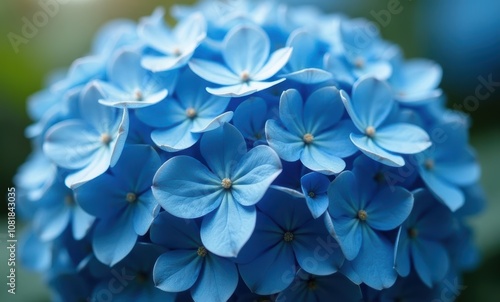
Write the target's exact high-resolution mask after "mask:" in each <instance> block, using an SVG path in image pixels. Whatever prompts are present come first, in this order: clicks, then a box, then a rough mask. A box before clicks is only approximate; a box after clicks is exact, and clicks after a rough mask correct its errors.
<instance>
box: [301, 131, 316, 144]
mask: <svg viewBox="0 0 500 302" xmlns="http://www.w3.org/2000/svg"><path fill="white" fill-rule="evenodd" d="M302 140H303V141H304V143H306V145H309V144H310V143H312V142H313V141H314V136H313V135H312V134H311V133H306V134H304V136H303V137H302Z"/></svg>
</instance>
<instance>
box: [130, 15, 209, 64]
mask: <svg viewBox="0 0 500 302" xmlns="http://www.w3.org/2000/svg"><path fill="white" fill-rule="evenodd" d="M164 14H165V12H164V10H163V9H162V8H157V9H156V10H155V12H154V13H153V15H152V16H151V17H149V18H145V19H143V20H142V22H141V23H140V24H139V29H138V31H139V36H140V37H141V38H142V39H143V40H144V41H145V42H146V45H148V46H149V47H151V48H152V49H154V50H155V51H156V52H157V54H148V55H146V56H144V58H143V59H142V66H144V68H146V69H149V70H151V71H155V72H156V71H166V70H171V69H176V68H179V67H182V66H183V65H185V64H186V63H187V62H188V61H189V59H191V57H192V56H193V53H194V51H195V50H196V48H197V47H198V45H200V43H201V42H202V41H203V40H204V39H205V37H206V34H207V33H206V21H205V18H204V17H203V15H201V14H200V13H195V14H191V15H190V16H188V17H186V18H184V19H182V20H180V22H179V23H178V24H177V26H176V27H175V28H173V29H170V28H168V27H167V26H166V25H165V21H164Z"/></svg>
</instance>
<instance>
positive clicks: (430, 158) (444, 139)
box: [415, 120, 481, 211]
mask: <svg viewBox="0 0 500 302" xmlns="http://www.w3.org/2000/svg"><path fill="white" fill-rule="evenodd" d="M433 128H434V131H438V132H437V133H440V135H436V136H435V137H433V140H434V142H433V148H430V149H429V150H427V151H425V152H423V153H422V154H418V155H415V159H416V162H417V163H418V171H419V174H420V177H421V178H422V180H423V181H424V182H425V184H426V185H427V187H428V188H429V190H430V191H431V192H432V193H433V194H434V195H435V196H436V197H437V198H438V199H439V200H441V201H442V202H444V204H446V205H447V206H448V207H449V208H450V209H451V210H452V211H456V210H457V209H459V208H460V207H461V206H462V205H463V204H464V202H465V195H464V193H463V192H462V190H461V187H462V186H467V185H472V184H474V183H475V182H477V181H478V180H479V175H480V173H481V170H480V168H479V165H478V164H477V162H476V159H475V156H474V153H473V152H472V151H471V150H470V149H469V147H468V135H467V131H466V130H467V127H466V124H465V122H464V121H463V120H462V121H460V120H459V121H450V122H444V123H442V124H439V125H436V126H434V127H433Z"/></svg>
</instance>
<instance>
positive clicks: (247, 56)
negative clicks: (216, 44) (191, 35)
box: [189, 25, 292, 97]
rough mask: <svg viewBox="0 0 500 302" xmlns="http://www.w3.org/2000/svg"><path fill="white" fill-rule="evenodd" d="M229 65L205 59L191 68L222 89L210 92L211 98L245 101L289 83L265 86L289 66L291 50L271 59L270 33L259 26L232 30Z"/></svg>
mask: <svg viewBox="0 0 500 302" xmlns="http://www.w3.org/2000/svg"><path fill="white" fill-rule="evenodd" d="M222 44H223V46H222V56H223V58H224V62H225V64H226V66H225V65H221V64H220V63H218V62H212V61H206V60H202V59H192V60H191V61H190V62H189V67H190V68H191V70H193V71H194V73H196V74H197V75H199V76H200V77H202V78H204V79H205V80H207V81H209V82H212V83H216V84H219V85H222V86H223V87H220V88H207V91H208V92H210V93H211V94H215V95H220V96H232V97H242V96H246V95H249V94H252V93H255V92H258V91H261V90H264V89H267V88H269V87H272V86H274V85H276V84H278V83H281V82H283V81H284V80H285V79H279V80H276V81H271V82H265V81H266V80H268V79H269V78H271V77H272V76H274V75H275V74H276V73H277V72H278V71H280V70H281V68H283V66H285V64H286V63H287V62H288V59H289V58H290V55H291V53H292V49H291V48H288V47H286V48H281V49H278V50H276V51H275V52H273V53H272V54H271V55H270V56H269V52H270V50H271V44H270V41H269V37H268V36H267V34H266V32H264V31H263V30H262V29H261V28H259V27H257V26H251V25H243V26H238V27H236V28H234V29H232V30H231V31H230V32H229V33H228V34H227V35H226V37H225V38H224V41H223V42H222Z"/></svg>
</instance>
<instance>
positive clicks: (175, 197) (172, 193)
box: [152, 156, 223, 218]
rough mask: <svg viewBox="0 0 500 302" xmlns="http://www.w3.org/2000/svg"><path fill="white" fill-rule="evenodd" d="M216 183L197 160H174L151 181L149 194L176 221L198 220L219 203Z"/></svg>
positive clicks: (220, 189) (214, 178)
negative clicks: (183, 219)
mask: <svg viewBox="0 0 500 302" xmlns="http://www.w3.org/2000/svg"><path fill="white" fill-rule="evenodd" d="M222 189H223V188H222V186H221V184H220V180H219V179H217V177H216V176H215V175H214V174H213V173H211V172H210V171H209V170H208V169H207V167H205V166H204V165H203V164H201V163H200V162H199V161H198V160H196V159H194V158H192V157H189V156H176V157H173V158H171V159H169V160H168V161H167V162H165V163H164V164H163V165H162V166H161V167H160V169H158V172H156V175H155V177H154V179H153V186H152V190H153V194H154V196H155V197H156V200H157V201H158V203H159V204H160V205H161V206H162V207H163V208H164V209H165V210H167V211H168V212H169V213H171V214H172V215H175V216H177V217H180V218H197V217H202V216H204V215H206V214H208V213H210V212H212V211H213V210H215V209H216V208H217V207H218V206H219V204H220V202H221V200H222V194H223V193H222Z"/></svg>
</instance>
